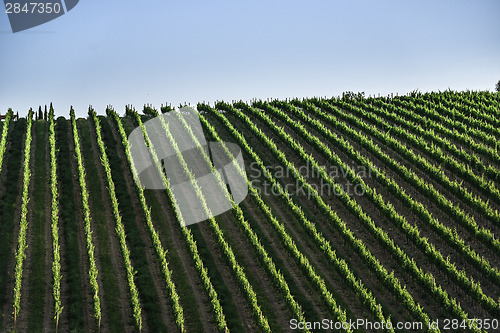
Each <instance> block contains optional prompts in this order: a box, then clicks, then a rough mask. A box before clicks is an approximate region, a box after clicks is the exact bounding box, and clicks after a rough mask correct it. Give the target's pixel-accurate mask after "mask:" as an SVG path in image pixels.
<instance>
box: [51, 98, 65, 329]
mask: <svg viewBox="0 0 500 333" xmlns="http://www.w3.org/2000/svg"><path fill="white" fill-rule="evenodd" d="M49 146H50V193H51V210H50V211H51V216H50V219H51V231H52V252H53V256H54V258H53V262H52V275H53V286H52V294H53V296H54V320H55V325H56V330H57V328H58V327H59V318H60V316H61V313H62V310H63V306H62V305H61V279H62V274H61V248H60V246H59V226H58V224H59V191H58V189H57V159H56V132H55V126H54V110H53V109H52V108H51V109H50V111H49Z"/></svg>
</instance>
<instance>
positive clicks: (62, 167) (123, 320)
mask: <svg viewBox="0 0 500 333" xmlns="http://www.w3.org/2000/svg"><path fill="white" fill-rule="evenodd" d="M197 110H198V112H199V119H200V123H201V126H202V127H203V134H204V136H205V138H206V140H207V141H210V142H222V144H221V145H220V146H221V147H222V148H224V147H226V146H225V144H224V142H232V143H235V144H237V145H238V146H239V147H240V149H241V152H242V157H243V160H244V165H245V168H246V170H241V169H238V168H235V170H236V171H235V172H236V173H239V174H240V175H243V174H244V173H243V171H245V173H246V177H247V185H248V195H247V196H246V198H245V199H244V200H243V201H242V202H241V203H239V204H238V205H235V204H234V201H233V202H232V203H233V205H232V207H233V208H232V209H230V210H229V211H227V212H225V213H223V214H220V215H217V216H215V217H214V218H210V219H208V220H206V221H203V222H200V223H195V224H192V225H188V226H187V227H183V226H182V225H183V224H186V221H185V220H186V219H187V217H186V216H184V215H183V214H180V213H179V210H176V208H175V207H176V203H177V202H179V201H180V200H183V198H180V197H179V196H178V195H177V194H176V193H177V192H175V191H174V190H173V188H170V187H167V188H166V189H163V190H159V189H156V190H153V189H148V188H142V186H141V184H139V182H138V181H136V180H137V179H138V177H134V174H135V168H136V165H135V163H136V162H137V160H135V162H134V158H133V151H131V146H130V145H129V142H128V140H129V135H130V133H131V132H132V131H133V130H134V129H136V128H139V130H140V131H141V133H143V138H142V139H144V142H145V147H147V148H148V150H147V151H145V152H144V154H145V155H148V154H149V155H148V156H145V158H148V159H149V158H150V159H151V160H152V161H155V162H156V163H157V164H155V163H153V165H151V168H150V169H149V171H148V172H153V173H154V172H157V171H158V170H160V171H162V170H164V168H167V174H168V168H169V167H170V168H175V170H177V171H178V173H179V174H182V173H184V175H185V177H187V179H190V180H191V181H192V182H194V183H195V182H196V180H195V179H196V177H195V176H194V173H195V172H196V170H195V169H196V168H198V167H200V166H198V165H191V164H189V163H184V162H185V161H184V159H183V158H184V157H182V156H183V155H182V154H178V155H177V156H178V157H177V158H176V160H175V161H174V162H173V163H175V166H174V165H173V164H172V163H171V164H168V163H166V162H163V163H162V162H161V156H158V155H157V152H158V151H159V147H157V148H158V149H155V148H154V147H153V146H154V145H153V144H150V139H154V138H150V137H149V135H148V128H147V124H148V120H151V119H153V118H155V117H156V116H158V113H157V111H156V110H154V109H152V108H150V107H147V108H145V110H144V112H143V113H142V114H139V113H137V112H136V111H135V110H134V109H131V108H129V107H127V108H126V110H116V111H115V110H113V109H111V108H108V109H107V110H106V116H104V115H98V114H97V113H96V111H100V110H92V109H90V110H89V112H88V117H87V118H85V119H83V118H79V119H76V118H75V114H74V111H73V110H71V111H70V112H69V115H68V116H67V117H57V118H55V117H54V110H52V109H51V110H50V111H49V113H48V115H47V117H46V118H47V119H37V117H35V115H34V114H33V113H32V112H30V113H29V115H28V116H27V117H24V118H22V117H21V118H19V119H18V120H15V121H14V120H13V119H12V117H13V116H14V114H13V113H12V112H9V113H8V115H7V118H6V119H5V120H4V121H3V122H2V123H1V128H0V133H1V137H0V247H1V248H0V267H3V268H4V269H2V270H0V309H1V313H2V316H1V317H0V327H1V330H2V331H9V330H15V331H22V332H24V331H41V330H44V331H56V330H57V331H60V332H68V331H81V332H90V331H94V332H97V331H102V332H135V331H139V330H142V331H144V332H167V331H168V332H175V331H185V332H215V331H221V332H224V331H232V332H258V331H262V332H264V331H273V332H289V331H292V330H295V329H297V330H299V328H300V329H302V330H303V331H310V332H318V331H332V332H337V331H348V332H349V331H355V332H372V331H376V330H378V329H382V328H384V329H385V330H387V331H396V332H401V331H408V332H419V331H422V330H427V329H429V330H431V331H439V330H441V331H446V330H447V329H448V330H452V331H464V330H465V331H469V330H470V331H487V332H490V331H491V332H493V331H496V330H499V329H500V323H499V322H498V318H499V315H500V306H499V299H500V271H499V269H500V268H499V267H500V242H499V240H497V238H498V237H497V236H496V235H499V234H500V213H499V207H500V191H499V186H500V156H499V153H498V142H499V139H500V94H495V93H490V92H453V91H446V92H439V93H426V94H423V93H418V92H414V93H412V94H409V95H407V96H394V97H392V98H388V97H377V98H375V97H373V98H372V97H370V98H365V97H363V96H362V95H360V94H349V95H344V96H343V97H342V98H330V99H327V98H310V99H294V100H285V101H280V100H273V101H267V102H266V101H253V102H251V103H244V102H234V103H225V102H217V103H216V105H215V106H210V105H208V104H198V105H197ZM58 111H60V110H58ZM159 112H160V115H161V114H162V112H168V113H171V116H172V117H180V113H179V112H177V111H176V110H170V109H168V108H164V109H162V110H161V111H159ZM20 114H21V115H22V114H24V112H21V111H20ZM179 119H180V118H179ZM161 125H162V127H159V128H160V129H161V131H163V134H165V137H164V138H163V139H162V140H166V141H165V142H170V144H171V145H173V146H175V144H176V142H175V140H176V138H175V136H173V135H171V133H170V132H169V127H168V126H166V125H165V123H161ZM184 126H185V130H186V137H185V138H183V140H195V134H193V132H190V131H189V125H188V124H185V123H184ZM149 134H151V133H149ZM168 140H170V141H168ZM153 141H154V140H153ZM151 142H152V141H151ZM133 148H134V146H133V145H132V149H133ZM222 151H225V152H228V151H229V150H228V149H226V150H222ZM190 153H192V154H195V153H196V152H190ZM201 154H202V155H203V152H201ZM200 156H201V155H200ZM233 157H234V156H231V155H230V156H227V158H233ZM203 158H205V161H208V162H210V156H208V155H207V154H205V155H203ZM167 164H168V165H167ZM208 166H209V167H211V165H208ZM158 179H160V180H161V181H162V183H161V184H163V185H165V186H173V185H171V183H170V179H169V178H167V176H166V175H165V173H163V172H162V173H161V175H160V176H159V178H158ZM219 185H221V187H222V188H225V186H224V184H222V183H219ZM196 195H197V197H196V199H195V200H194V201H191V202H190V203H189V204H190V205H192V208H193V209H203V210H205V212H208V210H209V208H207V205H205V204H204V202H205V199H207V200H209V199H210V198H209V197H210V195H204V194H203V192H196ZM184 200H185V198H184ZM198 200H199V201H198ZM361 321H363V322H361ZM387 322H388V323H387ZM343 323H344V325H342V324H343ZM349 323H351V325H349ZM353 323H357V325H353ZM429 323H433V325H431V327H429ZM398 325H399V326H398ZM420 325H422V326H420ZM472 326H474V327H472ZM325 328H326V329H325Z"/></svg>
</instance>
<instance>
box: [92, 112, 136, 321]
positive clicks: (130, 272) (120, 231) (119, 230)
mask: <svg viewBox="0 0 500 333" xmlns="http://www.w3.org/2000/svg"><path fill="white" fill-rule="evenodd" d="M89 116H90V117H91V118H92V119H93V121H94V126H95V130H96V136H97V144H98V146H99V151H100V153H101V163H102V166H103V168H104V172H105V174H106V181H107V183H108V192H109V196H110V199H111V205H112V208H113V215H114V218H115V223H116V228H115V230H116V234H117V236H118V239H119V242H120V248H121V251H122V256H123V262H124V265H125V269H126V271H127V281H128V286H129V291H130V301H131V305H132V312H133V317H134V322H135V325H136V326H137V328H138V329H139V330H142V317H141V312H142V309H141V305H140V302H139V292H138V291H137V287H136V285H135V281H134V275H135V271H134V268H133V266H132V263H131V261H130V251H129V249H128V246H127V240H126V235H125V229H124V227H123V223H122V216H121V213H120V211H119V209H118V199H117V197H116V192H115V184H114V182H113V178H112V177H111V167H110V166H109V160H108V156H107V154H106V147H105V145H104V142H103V141H102V137H101V125H100V122H99V119H98V118H97V114H96V113H95V111H94V110H93V109H89Z"/></svg>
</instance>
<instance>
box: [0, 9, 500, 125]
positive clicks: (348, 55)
mask: <svg viewBox="0 0 500 333" xmlns="http://www.w3.org/2000/svg"><path fill="white" fill-rule="evenodd" d="M499 17H500V1H496V0H490V1H482V0H477V1H472V0H471V1H460V0H454V1H451V0H443V1H429V0H419V1H412V2H410V1H388V0H387V1H384V0H382V1H361V0H351V1H347V0H345V1H335V0H325V1H317V0H309V1H298V0H287V1H284V0H283V1H281V0H280V1H278V0H266V1H261V0H252V1H243V0H241V1H226V0H211V1H206V0H205V1H189V0H184V1H180V0H172V1H153V0H151V1H130V0H120V1H117V0H106V1H97V0H80V3H79V4H78V5H77V6H76V7H75V8H74V9H73V10H71V11H70V12H68V13H67V14H65V15H63V16H61V17H59V18H57V19H55V20H53V21H50V22H48V23H46V24H44V25H41V26H38V27H35V28H32V29H29V30H26V31H23V32H18V33H15V34H14V33H12V31H11V29H10V25H9V21H8V17H7V14H5V11H2V13H0V113H5V111H6V110H7V109H8V108H9V107H11V108H13V109H14V110H15V111H19V113H20V114H22V115H24V114H26V113H27V110H28V109H29V108H30V107H33V108H38V105H40V104H41V105H44V104H48V103H50V102H53V103H54V107H55V109H56V114H58V115H68V110H69V106H70V105H73V106H74V107H75V110H76V112H77V115H79V116H85V115H86V112H87V108H88V105H89V104H92V105H93V106H94V107H95V109H96V110H97V111H98V112H99V113H103V112H104V110H105V107H106V105H107V104H111V105H113V106H114V108H115V110H117V111H119V112H120V113H123V112H124V106H125V105H126V104H133V105H134V106H136V108H137V109H142V106H143V104H145V103H151V104H153V105H155V106H157V107H159V106H160V104H161V103H165V102H169V103H172V105H176V106H178V105H179V103H184V102H190V103H191V104H193V103H196V102H199V101H210V102H213V101H215V100H233V99H236V100H239V99H243V100H250V99H251V98H262V99H265V98H268V97H271V98H285V97H312V96H337V95H340V94H341V93H342V92H343V91H355V92H360V91H364V92H365V94H367V95H368V94H378V93H380V94H382V95H387V94H389V93H396V92H398V93H400V94H401V93H407V92H409V91H412V90H415V89H418V90H420V91H431V90H435V91H436V90H446V89H448V88H451V89H453V90H466V89H470V90H493V89H494V86H495V83H496V82H497V81H498V80H500V20H499V19H498V18H499Z"/></svg>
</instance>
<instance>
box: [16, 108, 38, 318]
mask: <svg viewBox="0 0 500 333" xmlns="http://www.w3.org/2000/svg"><path fill="white" fill-rule="evenodd" d="M32 118H33V111H32V110H31V109H30V112H29V114H28V126H27V128H26V139H25V143H24V163H23V194H22V199H21V200H22V201H21V220H20V224H19V236H18V240H17V250H16V255H15V260H16V268H15V271H14V278H15V281H14V303H13V315H14V323H15V322H16V321H17V315H18V314H19V311H20V310H21V286H22V280H23V264H24V259H26V253H25V252H26V248H27V244H26V233H27V231H28V203H29V198H28V195H29V187H30V181H31V170H30V157H31V139H32V131H31V127H32V123H33V119H32Z"/></svg>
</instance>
